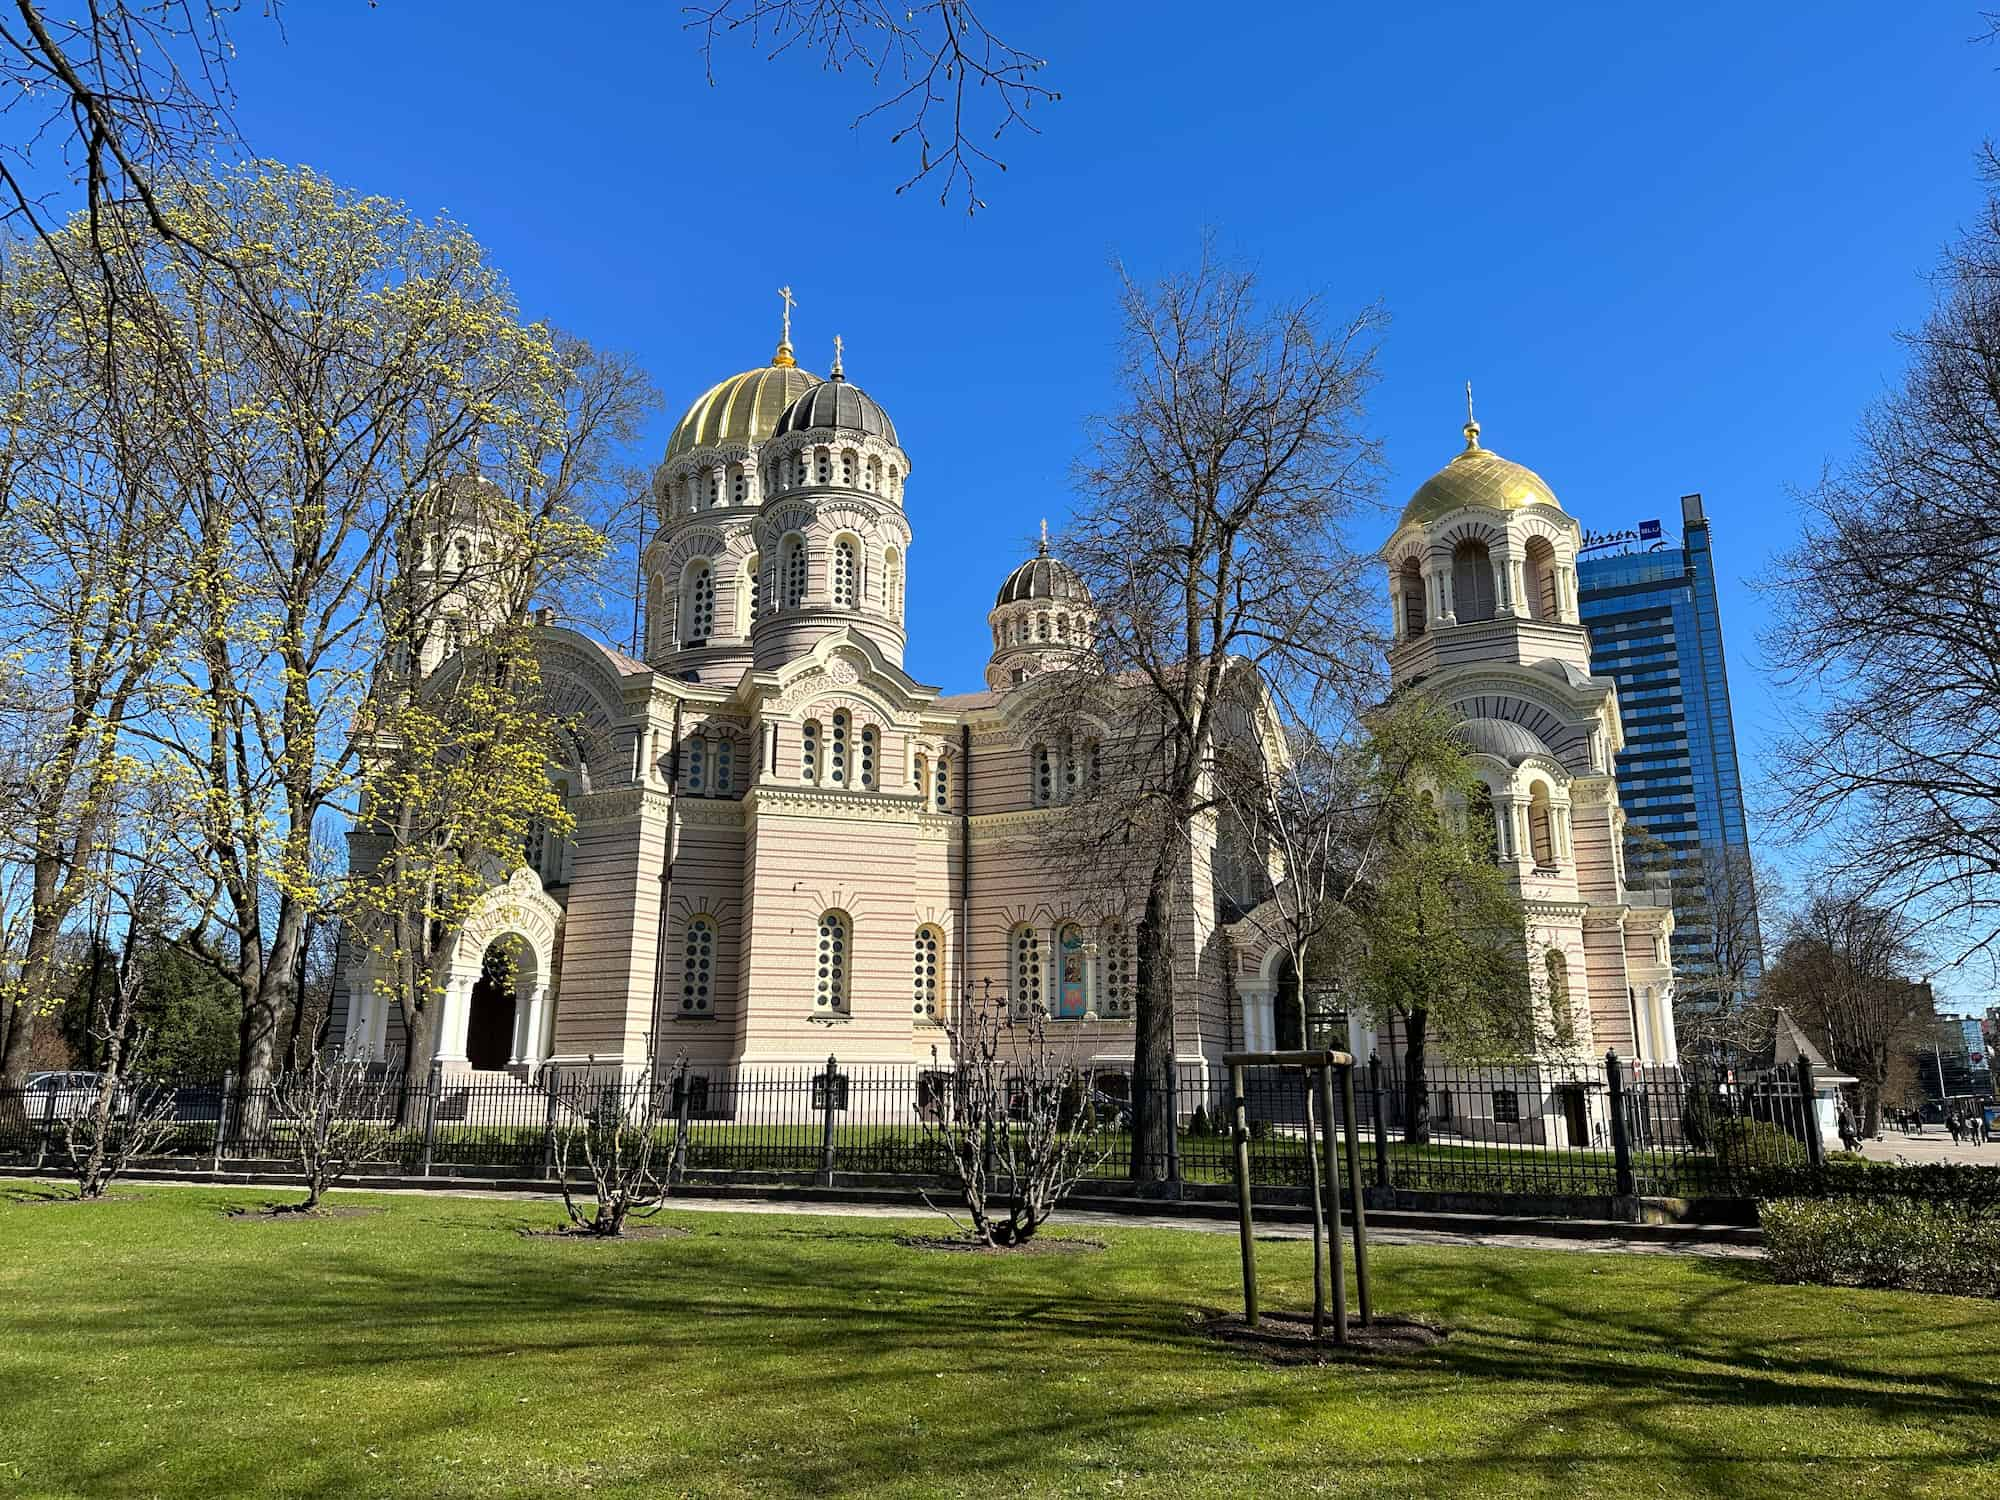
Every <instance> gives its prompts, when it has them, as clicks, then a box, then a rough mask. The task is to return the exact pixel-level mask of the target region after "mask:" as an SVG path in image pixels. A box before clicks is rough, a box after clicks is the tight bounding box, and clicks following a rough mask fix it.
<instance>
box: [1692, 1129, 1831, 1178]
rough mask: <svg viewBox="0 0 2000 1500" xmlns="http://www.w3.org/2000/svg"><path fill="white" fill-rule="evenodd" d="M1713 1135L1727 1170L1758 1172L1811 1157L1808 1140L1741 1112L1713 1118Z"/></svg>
mask: <svg viewBox="0 0 2000 1500" xmlns="http://www.w3.org/2000/svg"><path fill="white" fill-rule="evenodd" d="M1709 1138H1710V1143H1711V1145H1713V1147H1714V1149H1715V1159H1716V1162H1717V1163H1718V1164H1719V1165H1720V1166H1721V1167H1722V1169H1723V1170H1724V1171H1725V1172H1733V1173H1743V1172H1754V1171H1761V1170H1763V1169H1765V1168H1768V1167H1787V1166H1794V1165H1801V1164H1803V1163H1805V1162H1807V1161H1809V1160H1810V1158H1809V1157H1808V1155H1807V1154H1806V1144H1805V1142H1804V1141H1802V1140H1800V1139H1799V1138H1798V1137H1797V1136H1795V1135H1793V1134H1792V1133H1791V1132H1790V1131H1788V1130H1783V1129H1781V1128H1779V1127H1778V1126H1776V1125H1773V1124H1772V1123H1771V1122H1770V1121H1769V1120H1756V1119H1750V1118H1748V1117H1746V1116H1742V1115H1737V1116H1732V1117H1731V1118H1729V1119H1726V1120H1715V1121H1711V1122H1710V1124H1709Z"/></svg>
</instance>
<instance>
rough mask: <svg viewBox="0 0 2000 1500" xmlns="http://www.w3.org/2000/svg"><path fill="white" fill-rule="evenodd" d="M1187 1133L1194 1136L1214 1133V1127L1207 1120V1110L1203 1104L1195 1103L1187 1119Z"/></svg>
mask: <svg viewBox="0 0 2000 1500" xmlns="http://www.w3.org/2000/svg"><path fill="white" fill-rule="evenodd" d="M1187 1133H1188V1134H1189V1135H1194V1136H1202V1135H1213V1134H1214V1133H1215V1129H1214V1127H1213V1126H1211V1125H1210V1124H1209V1122H1208V1110H1207V1108H1206V1107H1205V1106H1203V1105H1200V1104H1197V1105H1196V1106H1195V1107H1194V1115H1193V1116H1192V1118H1190V1119H1189V1120H1188V1126H1187Z"/></svg>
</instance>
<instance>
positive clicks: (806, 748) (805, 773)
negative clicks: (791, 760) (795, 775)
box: [799, 719, 819, 784]
mask: <svg viewBox="0 0 2000 1500" xmlns="http://www.w3.org/2000/svg"><path fill="white" fill-rule="evenodd" d="M799 780H801V781H803V782H806V783H808V784H811V783H813V782H817V781H818V780H819V720H818V719H807V720H806V722H805V728H803V729H802V730H800V731H799Z"/></svg>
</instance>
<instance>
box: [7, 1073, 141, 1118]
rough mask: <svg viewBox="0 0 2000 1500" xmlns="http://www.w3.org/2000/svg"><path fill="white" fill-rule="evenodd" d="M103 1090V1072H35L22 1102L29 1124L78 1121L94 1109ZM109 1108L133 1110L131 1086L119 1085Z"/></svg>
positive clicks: (29, 1079)
mask: <svg viewBox="0 0 2000 1500" xmlns="http://www.w3.org/2000/svg"><path fill="white" fill-rule="evenodd" d="M103 1087H104V1075H103V1074H102V1073H34V1074H30V1075H29V1078H28V1082H27V1087H26V1091H25V1094H24V1097H23V1099H22V1101H21V1102H22V1106H23V1110H24V1112H25V1113H26V1115H27V1117H28V1122H29V1123H30V1124H32V1125H40V1124H43V1123H45V1122H53V1121H57V1120H78V1119H82V1118H83V1117H84V1116H85V1115H88V1114H89V1113H90V1112H91V1111H92V1110H93V1109H95V1108H96V1107H97V1096H98V1093H99V1092H100V1091H101V1090H102V1089H103ZM111 1107H112V1109H113V1110H114V1111H123V1110H128V1109H130V1108H131V1107H132V1088H131V1085H129V1084H124V1083H121V1084H119V1085H118V1090H117V1093H116V1095H115V1097H114V1098H113V1099H112V1102H111Z"/></svg>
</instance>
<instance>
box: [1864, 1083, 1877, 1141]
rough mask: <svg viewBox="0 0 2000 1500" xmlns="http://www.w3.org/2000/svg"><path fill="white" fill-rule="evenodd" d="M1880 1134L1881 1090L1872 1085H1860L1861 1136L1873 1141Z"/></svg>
mask: <svg viewBox="0 0 2000 1500" xmlns="http://www.w3.org/2000/svg"><path fill="white" fill-rule="evenodd" d="M1881 1133H1882V1090H1881V1088H1880V1087H1879V1086H1877V1085H1876V1084H1872V1083H1863V1084H1862V1085H1861V1134H1862V1137H1863V1138H1864V1139H1867V1140H1873V1139H1874V1138H1875V1137H1876V1136H1878V1135H1880V1134H1881Z"/></svg>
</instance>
